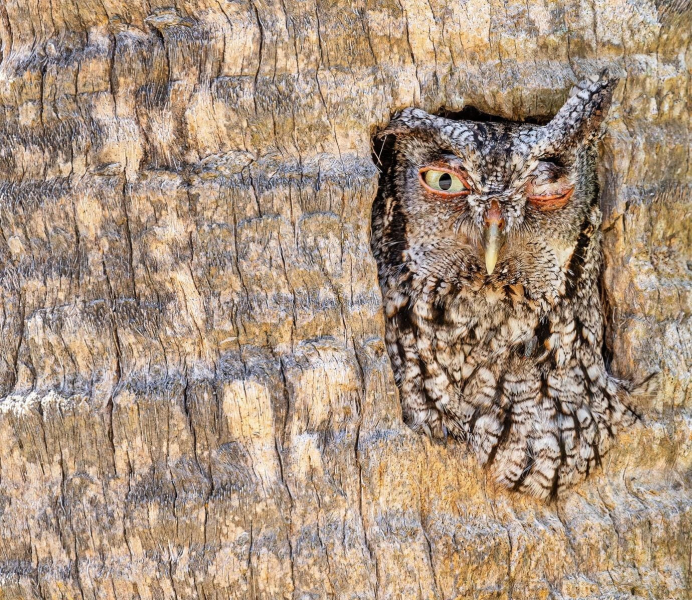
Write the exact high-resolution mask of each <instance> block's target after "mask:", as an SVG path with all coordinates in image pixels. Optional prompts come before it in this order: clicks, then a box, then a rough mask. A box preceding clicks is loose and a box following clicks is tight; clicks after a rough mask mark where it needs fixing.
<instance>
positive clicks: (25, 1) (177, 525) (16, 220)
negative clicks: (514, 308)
mask: <svg viewBox="0 0 692 600" xmlns="http://www.w3.org/2000/svg"><path fill="white" fill-rule="evenodd" d="M691 15H692V7H691V6H690V3H689V2H687V1H685V0H673V1H664V0H659V1H658V2H656V3H653V2H649V1H646V0H595V1H591V2H588V1H585V0H570V1H568V2H566V3H558V2H550V1H540V0H539V1H534V0H530V1H529V2H524V1H516V2H515V1H514V0H508V1H507V2H497V1H495V0H490V1H486V0H468V1H466V2H461V1H458V2H457V1H455V2H450V1H448V0H447V1H442V0H430V1H429V2H417V1H413V0H400V1H399V0H397V1H395V2H387V1H385V2H372V3H370V4H367V3H364V2H354V3H347V2H345V1H341V2H321V1H320V2H316V3H315V2H313V0H302V1H295V0H261V1H260V0H251V1H249V2H246V1H244V0H237V1H228V0H218V1H213V2H206V1H204V0H200V1H199V2H196V3H193V2H183V1H180V2H178V3H177V4H176V5H175V6H172V4H171V3H170V2H158V1H157V0H155V1H153V2H140V1H139V0H133V1H130V0H128V1H127V2H125V1H118V0H100V1H98V2H95V1H92V0H50V1H47V0H4V2H3V3H2V4H0V33H1V36H2V54H1V59H2V62H1V63H0V107H1V110H2V112H1V113H0V269H1V275H0V284H1V287H0V289H1V291H2V292H1V293H2V313H1V318H0V325H1V326H2V332H1V335H0V397H1V398H2V400H0V440H1V443H0V598H2V599H10V598H12V599H15V598H51V599H53V598H55V599H57V598H65V599H66V598H80V599H90V598H99V599H101V598H104V599H105V598H108V599H113V598H121V599H129V598H141V599H163V598H179V599H187V598H204V599H214V598H219V599H221V598H261V599H273V598H295V599H317V598H382V599H384V598H393V599H394V598H406V599H408V598H439V599H449V598H479V599H485V598H514V599H518V598H526V599H534V598H564V599H568V598H631V597H636V598H665V599H668V598H687V597H690V591H689V590H690V586H691V584H692V573H691V560H692V559H691V554H692V541H691V539H692V538H691V532H692V494H691V486H692V475H691V473H692V393H691V391H690V390H691V388H690V376H691V375H690V373H691V371H692V327H691V325H690V306H691V297H692V227H690V222H691V217H692V215H691V212H692V210H691V207H692V199H691V194H690V191H691V189H692V161H691V160H690V143H691V140H692V136H691V126H692V105H691V103H690V98H691V97H692V83H691V81H692V78H691V67H692V51H691V50H690V41H691V40H690V38H691V36H692V33H691V32H692V16H691ZM603 66H610V67H611V68H612V69H615V70H616V71H617V72H618V73H620V74H621V75H622V76H623V79H622V82H621V84H620V85H619V87H618V88H617V91H616V101H615V105H614V107H613V109H612V111H611V115H610V118H609V120H608V134H607V136H606V139H605V141H604V145H603V156H604V158H603V162H602V171H603V173H602V175H603V182H604V190H603V207H604V212H605V223H604V229H605V230H606V232H607V233H606V236H605V240H606V254H607V263H608V269H607V274H606V280H607V286H608V289H607V293H608V298H609V301H610V304H611V308H612V318H611V328H610V331H609V341H610V345H611V347H612V350H613V355H614V358H613V370H614V371H615V372H616V373H618V374H620V375H623V376H634V378H638V377H642V376H644V375H645V374H647V373H649V372H651V371H652V370H655V369H659V368H660V369H662V370H663V372H664V375H665V377H664V386H663V391H662V393H661V394H660V396H659V398H658V399H657V400H656V401H655V402H653V403H652V404H651V405H649V406H645V407H642V410H643V412H644V413H645V414H646V420H645V423H644V424H643V425H642V426H641V427H638V428H636V429H635V430H633V431H631V432H629V433H627V434H625V435H622V436H621V437H620V438H619V439H620V444H619V447H618V449H617V450H616V452H614V453H613V454H611V456H610V457H609V458H608V461H607V464H606V465H605V474H601V475H598V476H597V477H594V478H593V480H592V481H590V482H588V483H586V484H585V485H582V486H580V487H579V488H577V489H576V490H575V491H574V492H573V493H571V494H569V495H567V496H566V497H565V498H564V499H563V500H562V501H560V502H558V503H557V504H554V505H545V504H542V503H540V502H535V501H533V500H527V499H524V498H520V497H516V496H512V495H508V494H506V493H504V492H502V491H500V490H497V489H495V487H494V486H493V485H492V483H491V482H490V481H488V480H487V479H486V477H485V474H484V473H483V472H482V471H480V470H479V469H477V468H476V466H475V464H474V461H473V460H472V459H470V458H469V457H468V456H467V455H466V453H465V451H464V449H463V447H461V446H459V445H457V444H449V445H448V446H447V447H442V446H439V445H434V444H431V443H429V442H428V441H427V440H425V439H421V438H419V437H417V436H416V435H414V434H412V433H411V432H410V431H409V430H408V429H407V428H406V427H405V426H403V425H402V422H401V416H400V410H399V406H398V400H397V396H396V390H395V386H394V384H393V380H392V375H391V371H390V367H389V363H388V360H387V358H386V355H385V353H384V352H383V344H382V335H383V320H382V314H381V311H380V294H379V290H378V287H377V280H376V273H375V265H374V261H373V258H372V256H371V254H370V251H369V240H368V236H369V214H370V205H371V202H372V199H373V196H374V193H375V190H376V185H377V172H376V168H375V166H374V164H373V161H372V159H371V156H370V137H371V135H372V134H373V132H374V131H375V130H376V128H378V127H381V126H383V125H384V124H385V123H386V122H387V121H388V119H389V117H390V114H391V113H392V112H393V111H394V110H397V109H400V108H403V107H405V106H409V105H418V106H421V107H423V108H425V109H426V110H428V111H434V110H437V109H440V108H441V107H446V108H447V109H449V110H458V109H460V108H462V107H463V106H466V105H472V106H474V107H476V108H478V109H480V110H482V111H485V112H488V113H492V114H498V115H501V116H504V117H508V118H515V119H521V118H525V117H531V116H544V115H549V114H551V113H553V112H554V111H556V109H557V108H558V107H559V106H560V105H561V103H562V102H563V100H564V99H565V97H566V94H567V92H568V90H569V88H570V86H571V84H572V83H573V82H575V81H576V80H578V79H580V78H582V77H583V76H585V75H588V74H590V73H593V72H596V71H598V70H599V69H600V68H602V67H603Z"/></svg>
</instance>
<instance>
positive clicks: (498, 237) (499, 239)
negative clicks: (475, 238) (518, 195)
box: [483, 200, 505, 275]
mask: <svg viewBox="0 0 692 600" xmlns="http://www.w3.org/2000/svg"><path fill="white" fill-rule="evenodd" d="M504 228H505V220H504V219H503V218H502V211H501V210H500V204H499V202H498V201H497V200H493V201H492V202H491V203H490V208H489V209H488V212H486V213H485V227H484V229H483V250H484V251H485V268H486V270H487V271H488V275H492V274H493V271H494V270H495V265H496V264H497V258H498V256H499V254H500V250H501V249H502V246H503V244H504V242H505V234H504V232H503V230H504Z"/></svg>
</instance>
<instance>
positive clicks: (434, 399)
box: [372, 78, 636, 497]
mask: <svg viewBox="0 0 692 600" xmlns="http://www.w3.org/2000/svg"><path fill="white" fill-rule="evenodd" d="M613 86H614V82H613V81H610V80H608V79H605V78H604V79H602V80H599V81H598V82H588V83H585V84H583V85H582V86H581V87H580V90H579V91H578V93H577V94H576V95H575V96H573V97H572V98H571V99H570V100H569V101H568V103H567V104H566V105H565V107H563V109H562V110H561V111H560V113H558V115H557V116H556V117H555V119H554V120H553V121H551V123H549V124H548V125H546V126H545V127H538V126H531V125H518V124H506V123H476V122H468V121H452V120H449V119H445V118H442V117H434V116H431V115H428V114H427V113H425V112H423V111H420V110H411V109H408V110H406V111H404V112H403V113H402V114H401V115H400V116H399V117H397V118H396V119H394V120H393V121H392V123H391V124H390V126H389V127H388V128H387V130H385V132H384V135H393V136H394V138H395V142H394V146H393V156H392V162H391V164H390V165H389V168H388V169H387V170H386V171H385V172H383V175H382V179H381V189H380V194H379V196H378V199H377V201H376V203H375V206H374V207H373V237H372V245H373V251H374V254H375V257H376V259H377V262H378V266H379V276H380V283H381V287H382V291H383V296H384V305H385V312H386V317H387V332H386V336H387V338H386V342H387V349H388V353H389V355H390V358H391V361H392V365H393V368H394V372H395V376H396V380H397V383H398V385H399V388H400V397H401V402H402V406H403V412H404V418H405V420H406V422H407V423H408V424H409V425H410V426H411V427H413V428H414V429H415V430H418V431H425V432H427V433H428V434H429V435H432V436H433V437H437V438H445V437H446V436H447V435H448V434H449V435H451V436H453V437H456V438H460V439H464V440H467V441H468V442H469V444H470V446H471V448H472V449H473V450H474V452H475V453H476V455H477V456H478V459H479V461H480V462H481V463H482V464H484V465H487V466H488V467H489V468H491V469H492V471H493V473H494V474H495V477H496V478H497V480H498V481H499V482H501V483H502V484H504V485H506V486H507V487H510V488H512V489H515V490H521V491H527V492H529V493H531V494H533V495H536V496H539V497H548V496H553V497H554V496H555V495H556V494H558V493H559V492H560V491H561V490H562V489H563V488H565V487H566V486H568V485H570V484H572V483H574V482H576V481H578V480H581V479H583V478H584V477H586V476H587V475H588V474H589V473H590V472H591V471H592V470H593V469H594V468H595V467H596V466H597V465H598V464H599V463H600V460H601V457H602V456H603V455H604V454H605V453H606V452H607V450H608V447H609V445H610V443H611V441H612V439H613V437H614V436H615V434H616V431H617V428H618V427H623V426H627V425H629V424H631V423H633V422H634V421H635V420H636V416H635V414H634V412H633V411H632V410H631V409H630V408H628V405H627V396H628V394H629V393H630V392H629V386H628V384H626V383H625V382H622V381H619V380H617V379H615V378H613V377H611V376H610V375H609V374H608V372H607V371H606V368H605V364H604V360H603V357H602V345H603V330H604V321H603V307H602V303H601V295H600V291H599V276H600V271H601V262H602V261H601V249H600V245H601V233H600V223H601V213H600V209H599V203H598V186H597V181H596V174H595V170H594V162H595V157H596V153H595V149H594V146H595V141H596V140H597V138H598V130H599V129H600V124H601V120H602V118H603V116H604V113H605V111H607V108H608V105H609V102H610V96H611V93H612V88H613Z"/></svg>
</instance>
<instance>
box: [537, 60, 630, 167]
mask: <svg viewBox="0 0 692 600" xmlns="http://www.w3.org/2000/svg"><path fill="white" fill-rule="evenodd" d="M618 81H619V80H618V78H617V77H614V76H612V75H610V73H609V72H608V70H604V71H603V72H601V74H600V76H598V77H596V78H594V79H586V80H584V81H581V82H580V83H578V84H577V86H576V87H575V88H574V89H573V90H572V92H571V95H570V98H569V99H568V100H567V102H565V104H564V105H563V106H562V108H561V109H560V110H559V111H558V113H557V115H555V117H554V118H553V119H552V121H550V123H548V124H547V125H546V126H545V127H544V128H543V133H542V136H541V137H542V140H541V142H542V143H539V145H540V146H541V151H542V152H546V153H551V152H553V153H560V151H564V150H569V149H574V148H575V147H577V146H580V145H582V144H588V143H590V142H592V141H593V140H594V139H596V138H597V137H598V135H599V134H600V129H601V124H602V123H603V120H604V119H605V117H606V115H607V114H608V110H609V108H610V104H611V101H612V98H613V90H614V89H615V86H616V85H617V83H618Z"/></svg>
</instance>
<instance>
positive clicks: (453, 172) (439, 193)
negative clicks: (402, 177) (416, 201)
mask: <svg viewBox="0 0 692 600" xmlns="http://www.w3.org/2000/svg"><path fill="white" fill-rule="evenodd" d="M428 171H438V172H440V173H449V174H450V175H454V176H455V177H458V178H459V180H460V181H461V183H462V185H464V186H465V187H466V189H465V190H462V191H461V192H445V191H443V190H436V189H434V188H431V187H430V186H429V185H428V184H427V183H425V174H426V173H427V172H428ZM418 180H419V181H420V183H421V185H422V186H423V188H424V189H425V190H426V191H428V192H431V193H433V194H435V195H437V196H442V197H444V198H457V197H459V196H468V195H469V194H470V193H471V186H470V185H469V182H468V180H467V179H466V177H465V176H464V175H463V174H462V173H461V172H460V171H459V170H458V169H455V168H454V167H452V166H444V165H436V164H432V165H427V166H425V167H421V168H420V169H418Z"/></svg>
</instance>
